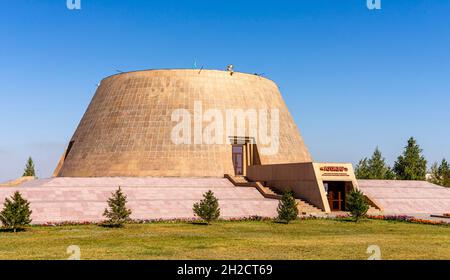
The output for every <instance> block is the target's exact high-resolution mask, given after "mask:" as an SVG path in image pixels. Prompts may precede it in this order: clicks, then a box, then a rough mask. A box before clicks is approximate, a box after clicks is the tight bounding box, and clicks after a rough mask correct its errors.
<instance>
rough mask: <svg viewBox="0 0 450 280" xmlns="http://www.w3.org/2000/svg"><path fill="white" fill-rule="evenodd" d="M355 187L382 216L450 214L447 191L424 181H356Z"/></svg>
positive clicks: (448, 192)
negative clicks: (378, 209)
mask: <svg viewBox="0 0 450 280" xmlns="http://www.w3.org/2000/svg"><path fill="white" fill-rule="evenodd" d="M358 184H359V187H360V188H361V190H362V191H363V192H364V193H365V194H366V195H368V196H369V197H370V198H372V199H374V200H375V201H377V202H378V203H379V204H380V205H381V206H382V207H383V208H384V213H385V214H389V213H392V214H410V215H415V214H442V213H450V188H445V187H441V186H438V185H434V184H431V183H429V182H426V181H393V180H358Z"/></svg>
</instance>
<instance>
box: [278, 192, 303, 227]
mask: <svg viewBox="0 0 450 280" xmlns="http://www.w3.org/2000/svg"><path fill="white" fill-rule="evenodd" d="M277 212H278V218H277V219H278V221H280V222H285V223H286V224H288V223H289V222H290V221H292V220H295V219H297V216H298V208H297V202H296V201H295V198H294V193H293V192H292V191H285V192H284V193H283V196H282V197H281V199H280V202H279V203H278V208H277Z"/></svg>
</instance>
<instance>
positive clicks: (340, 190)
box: [323, 182, 345, 211]
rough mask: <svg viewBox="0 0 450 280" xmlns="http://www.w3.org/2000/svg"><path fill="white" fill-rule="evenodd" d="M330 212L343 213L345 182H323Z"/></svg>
mask: <svg viewBox="0 0 450 280" xmlns="http://www.w3.org/2000/svg"><path fill="white" fill-rule="evenodd" d="M323 183H324V186H325V191H326V192H327V198H328V203H329V204H330V210H331V211H345V182H323Z"/></svg>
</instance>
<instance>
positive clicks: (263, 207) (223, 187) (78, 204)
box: [0, 177, 278, 224]
mask: <svg viewBox="0 0 450 280" xmlns="http://www.w3.org/2000/svg"><path fill="white" fill-rule="evenodd" d="M118 186H121V187H122V190H123V191H124V193H125V194H126V195H127V197H128V202H129V203H128V207H129V208H131V210H132V211H133V214H132V218H133V219H174V218H193V217H194V214H193V212H192V205H193V204H194V203H195V202H197V201H199V200H200V199H202V198H203V197H202V195H203V193H205V192H206V191H208V190H212V191H213V192H214V193H215V195H216V197H218V199H219V204H220V207H221V216H222V217H223V218H239V217H249V216H254V215H258V216H263V217H275V216H276V208H277V205H278V201H277V200H273V199H266V198H264V197H263V196H262V195H261V194H260V193H259V192H258V191H257V190H256V189H255V188H248V187H235V186H234V185H233V184H231V183H230V182H229V181H228V179H224V178H154V177H146V178H125V177H117V178H116V177H112V178H51V179H38V180H34V181H30V182H27V183H24V184H22V185H20V186H17V187H2V188H0V201H3V200H4V199H5V197H9V196H11V195H12V194H13V193H14V191H16V190H19V191H20V192H21V193H22V194H23V196H24V197H25V198H26V199H28V200H29V201H30V203H31V208H32V210H33V214H32V219H33V223H34V224H42V223H47V222H67V221H73V222H83V221H89V222H97V221H101V220H103V217H102V213H103V210H104V209H105V207H106V201H107V199H108V198H109V197H110V196H111V193H112V192H114V191H115V190H116V189H117V188H118Z"/></svg>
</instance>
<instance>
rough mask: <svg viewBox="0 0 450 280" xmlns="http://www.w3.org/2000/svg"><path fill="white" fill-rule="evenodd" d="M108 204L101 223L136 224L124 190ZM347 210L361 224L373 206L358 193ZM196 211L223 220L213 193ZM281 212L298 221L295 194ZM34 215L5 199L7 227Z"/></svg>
mask: <svg viewBox="0 0 450 280" xmlns="http://www.w3.org/2000/svg"><path fill="white" fill-rule="evenodd" d="M107 203H108V208H106V209H105V211H104V212H103V216H104V217H105V218H106V220H105V221H104V222H103V223H101V225H102V226H105V227H122V226H123V225H124V224H125V223H129V222H132V220H131V218H130V216H131V213H132V211H131V209H129V208H127V205H126V204H127V197H126V195H125V194H124V193H123V192H122V190H121V188H120V187H119V189H118V190H117V191H115V192H114V193H113V194H112V196H111V197H110V198H109V199H108V201H107ZM347 208H348V209H349V211H350V213H351V215H352V216H353V217H354V219H355V221H358V220H359V219H360V218H361V217H363V216H364V215H365V214H366V213H367V210H368V209H369V206H368V205H367V203H366V201H365V198H364V195H363V194H362V193H361V192H360V191H358V190H356V191H353V192H351V193H350V194H349V195H348V198H347ZM193 212H194V214H195V215H196V216H197V217H198V218H199V219H201V220H202V221H204V222H205V223H206V224H210V223H211V222H212V221H215V220H218V219H219V218H220V207H219V200H218V199H217V198H216V197H215V196H214V193H213V192H212V191H208V192H206V193H205V194H204V195H203V199H202V200H201V201H199V202H198V203H195V204H194V205H193ZM277 212H278V216H277V218H276V219H275V221H276V222H280V223H286V224H288V223H289V222H290V221H292V220H295V219H297V218H298V208H297V202H296V201H295V198H294V194H293V192H292V191H286V192H284V194H283V196H282V198H281V199H280V201H279V204H278V207H277ZM31 214H32V211H31V210H30V203H29V202H28V201H27V200H26V199H24V198H23V197H22V195H21V194H20V192H18V191H17V192H15V193H14V194H13V196H12V197H11V198H6V199H5V202H4V207H3V210H2V211H1V212H0V221H1V222H2V225H3V227H4V228H6V229H8V230H11V231H14V232H16V231H17V230H21V229H24V227H25V226H27V225H29V224H30V223H31V221H32V220H31ZM196 221H198V220H196ZM77 224H80V223H77Z"/></svg>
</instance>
